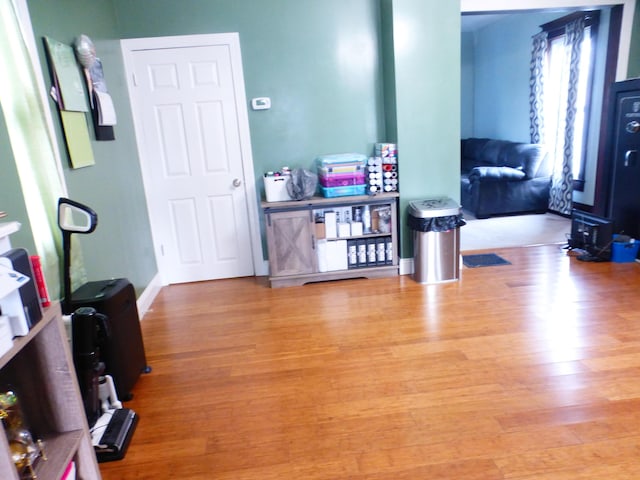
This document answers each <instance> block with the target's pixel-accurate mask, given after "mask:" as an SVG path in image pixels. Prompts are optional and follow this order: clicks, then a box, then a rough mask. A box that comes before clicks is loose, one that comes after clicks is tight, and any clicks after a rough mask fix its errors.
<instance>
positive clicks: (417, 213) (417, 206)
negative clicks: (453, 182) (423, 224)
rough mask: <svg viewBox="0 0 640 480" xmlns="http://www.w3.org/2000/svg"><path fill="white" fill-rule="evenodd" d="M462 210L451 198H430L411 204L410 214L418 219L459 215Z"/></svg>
mask: <svg viewBox="0 0 640 480" xmlns="http://www.w3.org/2000/svg"><path fill="white" fill-rule="evenodd" d="M460 209H461V207H460V205H458V203H457V202H456V201H454V200H453V199H451V198H449V197H438V198H428V199H426V200H415V201H413V202H409V214H410V215H413V216H414V217H418V218H432V217H447V216H449V215H458V214H459V213H460Z"/></svg>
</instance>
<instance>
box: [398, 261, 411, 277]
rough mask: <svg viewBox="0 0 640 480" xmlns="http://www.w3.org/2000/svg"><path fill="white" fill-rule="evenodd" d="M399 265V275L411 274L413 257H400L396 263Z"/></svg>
mask: <svg viewBox="0 0 640 480" xmlns="http://www.w3.org/2000/svg"><path fill="white" fill-rule="evenodd" d="M398 266H399V267H400V271H399V273H400V275H411V274H412V273H413V272H414V270H413V257H411V258H401V259H400V263H399V264H398Z"/></svg>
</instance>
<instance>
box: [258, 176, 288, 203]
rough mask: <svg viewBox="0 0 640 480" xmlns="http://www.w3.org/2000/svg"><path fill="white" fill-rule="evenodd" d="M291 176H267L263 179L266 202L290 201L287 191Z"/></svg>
mask: <svg viewBox="0 0 640 480" xmlns="http://www.w3.org/2000/svg"><path fill="white" fill-rule="evenodd" d="M290 178H291V175H269V176H266V177H264V195H265V198H266V199H267V202H288V201H289V200H292V198H291V195H289V191H288V190H287V181H288V180H289V179H290Z"/></svg>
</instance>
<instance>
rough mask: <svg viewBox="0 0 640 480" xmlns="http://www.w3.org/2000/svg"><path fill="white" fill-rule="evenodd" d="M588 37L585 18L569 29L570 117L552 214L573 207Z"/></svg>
mask: <svg viewBox="0 0 640 480" xmlns="http://www.w3.org/2000/svg"><path fill="white" fill-rule="evenodd" d="M583 36H584V18H583V17H580V18H578V19H576V20H574V21H573V22H571V23H569V24H568V25H567V28H566V36H565V38H566V41H565V44H566V45H567V46H568V47H569V48H568V49H567V51H568V52H569V53H568V55H567V61H568V62H569V82H568V94H567V113H566V117H565V118H566V121H565V132H564V149H563V155H562V160H561V161H556V164H555V165H554V170H553V178H552V181H551V192H550V194H549V210H552V211H554V212H558V213H562V214H566V215H569V214H570V213H571V206H572V204H573V202H572V197H573V173H572V171H573V169H572V163H573V130H574V129H573V125H574V123H575V122H574V119H575V116H576V98H577V96H578V80H579V78H580V47H581V44H582V39H583Z"/></svg>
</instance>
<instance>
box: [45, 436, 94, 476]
mask: <svg viewBox="0 0 640 480" xmlns="http://www.w3.org/2000/svg"><path fill="white" fill-rule="evenodd" d="M82 435H83V432H82V430H72V431H70V432H64V433H59V434H53V435H47V436H45V437H44V438H43V439H42V440H43V442H44V451H45V454H46V456H47V460H44V459H43V458H38V459H37V460H36V462H35V472H36V475H37V476H38V477H37V478H38V479H39V480H57V479H59V478H61V477H62V474H63V473H64V471H65V469H66V468H67V465H69V462H71V460H73V458H74V456H75V455H76V452H77V451H78V448H79V445H80V441H81V440H82Z"/></svg>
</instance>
